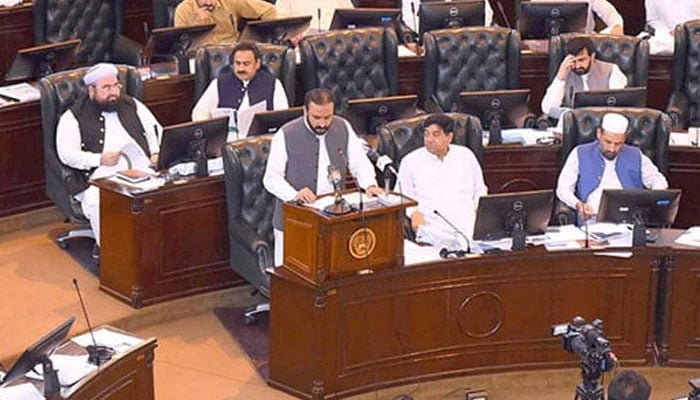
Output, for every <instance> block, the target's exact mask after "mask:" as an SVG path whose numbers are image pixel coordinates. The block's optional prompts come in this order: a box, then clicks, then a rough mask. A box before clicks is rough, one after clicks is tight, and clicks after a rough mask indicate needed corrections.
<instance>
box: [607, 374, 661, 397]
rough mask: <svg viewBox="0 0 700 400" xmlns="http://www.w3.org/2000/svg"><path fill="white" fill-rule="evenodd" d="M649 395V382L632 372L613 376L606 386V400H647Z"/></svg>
mask: <svg viewBox="0 0 700 400" xmlns="http://www.w3.org/2000/svg"><path fill="white" fill-rule="evenodd" d="M650 395H651V386H649V382H647V380H646V378H644V377H643V376H642V375H640V374H639V373H637V372H635V371H632V370H627V371H622V372H620V373H619V374H617V375H615V377H613V379H612V380H611V381H610V384H609V385H608V400H649V396H650Z"/></svg>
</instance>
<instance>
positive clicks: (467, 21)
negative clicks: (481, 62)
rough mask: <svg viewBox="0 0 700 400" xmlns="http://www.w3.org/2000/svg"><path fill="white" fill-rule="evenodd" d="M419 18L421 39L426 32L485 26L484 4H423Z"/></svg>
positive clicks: (467, 2)
mask: <svg viewBox="0 0 700 400" xmlns="http://www.w3.org/2000/svg"><path fill="white" fill-rule="evenodd" d="M418 17H419V18H420V21H419V23H418V31H419V32H418V34H419V37H421V38H422V37H423V34H424V33H425V32H429V31H434V30H436V29H445V28H461V27H463V26H483V25H484V2H483V1H481V0H479V1H453V2H444V1H441V2H429V3H425V2H422V3H421V5H420V7H419V8H418Z"/></svg>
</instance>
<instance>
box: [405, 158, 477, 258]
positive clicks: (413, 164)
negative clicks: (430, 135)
mask: <svg viewBox="0 0 700 400" xmlns="http://www.w3.org/2000/svg"><path fill="white" fill-rule="evenodd" d="M399 185H400V186H398V188H399V190H400V191H401V192H402V193H403V194H404V195H406V196H408V197H410V198H412V199H414V200H416V201H417V202H418V206H417V210H418V211H420V212H421V213H422V214H423V216H424V217H425V225H424V227H421V229H419V230H418V232H416V236H417V237H416V239H417V240H418V241H423V242H426V243H430V244H433V245H436V246H442V245H444V243H436V241H439V240H435V238H436V237H445V236H447V237H452V238H453V237H454V236H455V235H454V230H453V229H452V228H451V227H450V226H449V225H447V224H446V223H445V222H444V221H443V220H442V219H441V218H440V217H438V216H437V215H435V212H434V210H437V211H438V212H439V213H440V214H442V215H444V216H445V218H447V220H449V221H450V222H451V223H452V224H454V225H455V226H456V227H457V228H459V229H460V230H461V231H462V232H463V233H464V234H465V235H467V236H468V237H471V236H472V235H473V233H474V221H475V218H476V207H477V205H478V201H479V197H481V196H484V195H486V194H487V192H488V188H487V187H486V184H485V183H484V177H483V174H482V172H481V166H480V165H479V161H478V160H477V159H476V157H475V156H474V153H472V151H471V150H470V149H469V148H467V147H464V146H459V145H450V148H449V151H448V152H447V154H446V155H445V157H443V159H442V160H440V159H439V158H438V157H437V156H435V155H433V154H432V153H430V152H429V151H428V150H426V149H425V147H421V148H418V149H416V150H413V151H412V152H410V153H409V154H407V155H406V156H404V157H403V159H402V160H401V166H400V168H399ZM414 211H416V208H410V209H407V210H406V214H407V215H409V216H410V215H411V214H413V212H414ZM441 233H442V234H441Z"/></svg>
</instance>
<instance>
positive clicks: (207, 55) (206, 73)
mask: <svg viewBox="0 0 700 400" xmlns="http://www.w3.org/2000/svg"><path fill="white" fill-rule="evenodd" d="M256 45H257V46H258V49H259V50H260V54H261V55H262V68H266V69H267V70H268V71H269V72H271V73H272V74H274V75H275V76H277V78H279V80H280V81H281V82H282V86H284V91H285V92H286V93H287V99H288V100H289V104H290V105H294V104H296V102H295V99H296V98H295V87H296V70H295V68H296V53H295V50H294V49H292V48H289V47H287V46H279V45H274V44H270V43H256ZM235 46H236V44H235V43H230V44H210V45H206V46H204V47H200V48H199V49H198V50H197V72H196V74H195V81H194V92H195V101H196V100H197V99H199V97H200V96H201V95H202V93H204V91H205V90H206V89H207V86H209V83H210V82H211V81H212V80H213V79H214V78H216V77H217V76H218V75H219V72H220V71H221V70H222V68H227V69H229V70H230V68H231V62H232V61H233V58H232V57H231V52H232V51H233V48H234V47H235Z"/></svg>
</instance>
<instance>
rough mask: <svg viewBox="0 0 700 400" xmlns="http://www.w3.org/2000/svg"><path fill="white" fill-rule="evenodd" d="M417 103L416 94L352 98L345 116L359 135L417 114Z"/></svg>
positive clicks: (373, 131) (375, 130) (372, 131)
mask: <svg viewBox="0 0 700 400" xmlns="http://www.w3.org/2000/svg"><path fill="white" fill-rule="evenodd" d="M416 104H418V96H417V95H415V94H409V95H403V96H388V97H374V98H367V99H352V100H348V107H347V109H346V111H345V117H346V118H347V119H348V121H350V124H352V126H353V128H355V133H357V134H358V135H366V134H368V133H377V129H378V128H379V126H380V125H382V124H385V123H387V122H389V121H394V120H396V119H401V118H405V117H409V116H412V115H415V113H416Z"/></svg>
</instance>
